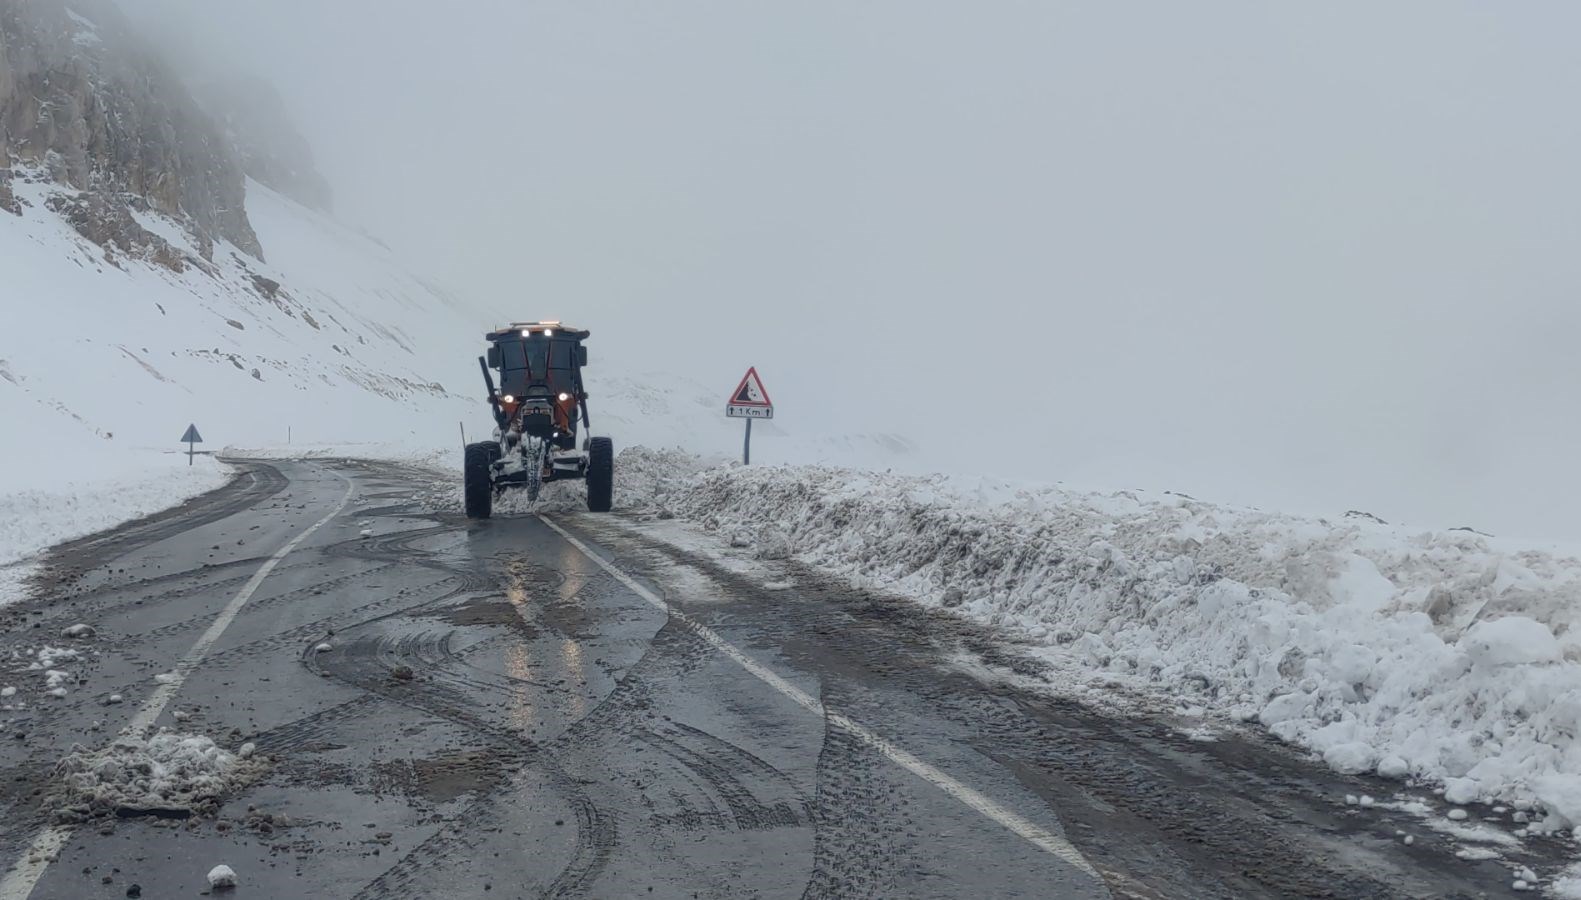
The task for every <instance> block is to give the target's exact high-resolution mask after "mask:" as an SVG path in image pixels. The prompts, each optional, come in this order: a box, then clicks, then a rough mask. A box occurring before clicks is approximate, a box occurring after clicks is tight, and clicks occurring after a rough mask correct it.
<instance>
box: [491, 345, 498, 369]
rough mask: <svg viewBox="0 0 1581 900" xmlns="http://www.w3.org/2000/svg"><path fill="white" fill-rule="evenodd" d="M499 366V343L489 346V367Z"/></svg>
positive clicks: (495, 367) (496, 367)
mask: <svg viewBox="0 0 1581 900" xmlns="http://www.w3.org/2000/svg"><path fill="white" fill-rule="evenodd" d="M499 367H500V348H499V345H495V346H493V347H490V348H489V368H491V369H498V368H499Z"/></svg>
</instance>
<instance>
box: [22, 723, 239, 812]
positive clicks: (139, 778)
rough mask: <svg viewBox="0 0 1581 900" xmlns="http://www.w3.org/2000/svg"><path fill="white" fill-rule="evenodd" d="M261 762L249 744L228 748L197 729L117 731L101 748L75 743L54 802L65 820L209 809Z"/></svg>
mask: <svg viewBox="0 0 1581 900" xmlns="http://www.w3.org/2000/svg"><path fill="white" fill-rule="evenodd" d="M260 768H261V764H260V763H259V761H257V760H256V759H255V758H254V757H253V756H252V748H251V746H250V745H244V746H243V747H242V749H241V750H240V751H239V752H237V753H232V752H230V751H228V750H226V749H224V748H223V747H220V746H219V745H218V744H216V743H214V741H212V740H210V739H209V738H206V737H203V736H201V735H193V734H178V733H175V732H170V731H161V732H160V733H158V734H156V735H154V736H153V737H151V738H148V739H147V740H143V739H142V738H135V737H121V738H117V739H116V741H115V743H113V744H111V745H110V746H109V747H107V748H105V749H103V750H98V751H89V750H87V749H86V748H84V747H82V746H80V745H79V746H76V747H74V748H72V752H71V753H70V754H69V755H67V756H66V757H65V758H64V759H62V760H61V761H60V762H59V763H58V764H56V767H55V775H56V778H57V779H58V780H59V784H60V788H59V790H58V791H57V793H56V796H55V798H54V803H53V806H54V809H55V812H56V815H57V817H58V818H59V819H62V820H67V821H80V820H82V819H86V818H91V817H95V816H106V815H117V814H119V815H123V816H126V815H158V816H163V817H182V816H187V815H193V814H200V815H201V814H208V813H212V812H213V811H215V810H216V809H217V808H218V805H219V801H220V798H222V797H224V796H225V795H226V794H227V793H229V792H231V791H232V790H234V789H236V788H237V787H239V786H241V785H242V784H244V783H246V782H247V781H249V780H251V779H252V778H253V777H254V776H255V775H257V773H258V771H259V770H260Z"/></svg>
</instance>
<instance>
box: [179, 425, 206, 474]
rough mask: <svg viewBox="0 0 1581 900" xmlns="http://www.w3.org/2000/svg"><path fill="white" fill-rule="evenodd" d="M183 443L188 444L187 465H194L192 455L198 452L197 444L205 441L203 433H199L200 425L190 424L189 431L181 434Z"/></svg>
mask: <svg viewBox="0 0 1581 900" xmlns="http://www.w3.org/2000/svg"><path fill="white" fill-rule="evenodd" d="M181 441H182V443H184V444H186V445H187V465H189V466H190V465H192V456H193V454H194V453H196V452H197V449H196V446H195V445H197V444H201V443H203V435H201V434H198V426H196V425H188V426H187V433H186V434H183V435H182V436H181Z"/></svg>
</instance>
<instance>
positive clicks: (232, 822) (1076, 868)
mask: <svg viewBox="0 0 1581 900" xmlns="http://www.w3.org/2000/svg"><path fill="white" fill-rule="evenodd" d="M426 489H427V485H426V484H425V480H424V479H423V478H422V476H420V475H419V474H418V473H409V472H403V471H400V470H390V469H388V468H383V469H376V468H372V467H365V466H359V465H350V464H335V465H330V464H324V463H316V462H315V463H309V462H299V463H274V464H269V465H265V464H260V463H255V464H246V474H244V475H243V476H241V477H240V478H239V479H238V480H237V481H236V482H235V483H233V484H232V485H231V486H230V487H229V488H227V489H225V490H222V491H219V492H216V493H214V494H211V495H208V496H207V497H204V498H200V499H199V500H197V501H194V502H193V503H189V504H188V505H187V506H186V507H183V508H182V509H180V510H177V511H175V512H173V513H171V514H167V515H164V516H160V517H156V518H155V519H152V520H147V521H145V522H142V523H137V524H136V525H133V526H129V527H127V528H124V529H121V530H119V531H117V532H115V533H112V534H110V535H105V536H100V537H97V538H93V539H88V540H85V541H82V542H78V543H77V544H74V545H70V546H67V547H64V548H61V549H60V550H58V551H57V552H56V553H55V554H54V556H53V557H52V558H51V560H50V564H49V569H48V571H47V572H46V574H45V575H44V576H43V577H42V578H41V579H40V581H39V583H38V585H37V589H38V594H37V597H36V599H35V600H34V601H32V602H30V603H28V604H24V605H23V606H21V607H16V608H13V609H11V610H8V611H7V615H9V616H10V624H9V625H8V626H7V628H6V630H5V633H4V637H3V641H4V649H6V650H7V651H17V650H22V649H26V648H28V647H32V646H36V645H37V644H38V643H40V642H47V643H52V644H57V645H58V644H61V643H72V645H73V646H76V647H77V648H78V649H79V650H82V651H83V652H84V654H85V658H84V659H83V660H81V661H79V662H78V663H76V664H74V665H72V666H71V667H70V668H71V669H72V670H73V673H74V674H76V675H78V676H80V677H81V678H82V679H83V680H82V683H80V684H78V685H76V686H74V687H73V688H72V690H71V693H70V694H69V695H68V696H67V697H66V698H64V699H59V700H56V699H52V698H48V697H43V696H40V694H41V692H40V691H38V690H36V689H33V688H29V689H28V690H27V691H24V696H19V697H18V699H19V700H26V701H27V708H26V709H24V710H22V711H20V712H15V713H6V714H5V715H6V717H7V720H6V728H5V737H4V739H3V740H0V769H3V772H0V774H3V775H4V778H3V780H0V809H3V812H4V815H3V816H0V848H3V849H4V852H5V854H6V861H7V864H10V862H11V861H15V860H26V859H27V857H28V853H29V851H28V848H29V846H30V845H32V844H33V843H34V842H35V840H36V839H37V837H38V835H39V834H40V833H41V829H44V828H45V827H46V826H47V825H48V821H49V820H48V818H47V814H46V810H45V809H43V808H42V807H43V805H44V804H43V803H42V800H41V797H42V796H43V794H44V793H45V792H47V789H48V785H49V779H50V771H51V768H52V767H53V765H54V763H55V761H56V760H58V759H59V758H60V757H61V756H62V755H64V754H65V753H66V752H67V751H68V750H69V748H70V747H71V746H72V745H73V744H83V745H86V746H90V747H101V746H104V745H106V744H108V743H109V742H110V740H111V739H112V738H113V736H114V735H115V733H116V732H117V731H119V730H121V729H122V728H123V727H125V726H126V724H127V723H128V722H129V721H131V719H132V717H133V716H134V714H135V713H136V712H137V710H138V709H139V708H140V707H142V706H143V705H144V704H145V703H147V702H148V700H149V698H150V697H153V696H154V692H155V690H156V688H157V683H156V682H155V680H154V675H156V674H158V673H161V672H168V671H171V670H172V668H173V666H174V663H175V661H176V660H178V659H180V658H181V657H182V656H183V655H184V654H187V653H189V651H190V650H191V649H192V648H193V646H194V644H195V643H197V642H199V641H200V639H201V638H202V637H203V636H204V634H205V633H206V631H208V630H209V629H211V626H212V625H213V623H214V622H215V620H216V617H218V616H220V615H221V613H222V610H224V608H225V607H226V605H227V604H228V603H230V602H231V601H232V600H233V598H234V597H236V596H237V594H238V592H239V591H242V590H243V589H244V588H246V587H247V585H248V584H249V581H250V580H253V579H254V576H255V574H256V573H257V572H258V571H259V569H260V567H261V566H263V565H264V564H265V562H266V561H267V560H268V559H269V558H271V557H272V556H274V555H276V554H278V552H279V551H280V550H281V549H282V547H284V546H285V545H286V544H287V542H289V541H290V540H292V539H293V538H296V537H298V536H299V535H301V534H302V532H303V530H304V529H306V528H308V527H309V526H311V525H313V524H314V523H318V522H320V521H324V520H326V517H328V518H327V521H324V524H323V526H322V527H320V528H319V529H318V530H317V531H315V532H313V533H312V534H310V535H309V536H308V537H307V538H306V539H304V540H302V542H301V544H300V545H299V546H297V547H296V548H295V549H294V550H293V551H292V552H291V553H290V554H289V555H286V556H284V557H283V558H281V559H280V560H279V562H278V564H277V565H276V567H275V568H273V570H272V571H270V572H269V573H268V576H267V578H265V579H264V580H263V581H262V582H259V583H257V584H256V585H255V587H256V592H255V593H253V594H252V595H251V596H250V598H249V599H248V601H247V602H246V604H245V605H243V606H241V608H240V611H239V612H238V613H237V614H236V616H235V618H234V620H233V621H230V623H229V625H228V627H226V628H225V630H224V631H223V632H222V633H220V634H219V635H218V637H217V638H215V640H214V643H213V646H212V648H210V649H209V651H208V655H207V656H206V657H205V658H204V659H203V661H202V662H201V663H198V664H197V665H196V666H195V667H194V668H193V669H192V671H191V673H190V675H189V677H188V679H187V680H186V681H185V683H183V684H182V685H181V686H180V688H179V690H177V691H176V692H175V694H174V696H173V698H172V700H171V702H170V703H169V705H168V706H167V707H165V708H163V709H162V711H161V712H160V715H159V718H158V719H157V720H156V723H157V724H158V725H168V726H170V727H172V728H174V729H176V730H180V731H188V732H196V733H201V734H206V735H209V736H211V737H214V738H215V739H216V740H218V741H220V742H221V743H222V744H224V745H226V746H229V747H232V748H235V747H237V746H239V745H240V744H241V743H242V742H243V741H252V742H255V743H256V744H257V746H258V748H259V750H260V753H261V754H263V755H264V756H265V757H266V758H267V768H266V769H265V772H264V774H263V775H262V776H261V777H260V778H259V779H258V780H257V781H255V782H254V783H252V784H250V785H248V786H246V787H245V788H243V789H241V790H240V792H238V793H237V794H235V795H234V796H231V797H228V798H226V800H225V802H224V804H223V805H222V806H221V808H220V809H219V811H218V813H217V815H215V816H213V817H200V818H194V819H190V820H187V821H179V820H170V821H166V820H159V819H152V818H128V819H112V820H106V821H90V822H87V823H83V824H81V825H78V826H76V827H74V828H72V829H70V830H69V832H64V833H63V834H62V836H63V838H64V842H63V845H62V846H61V848H60V850H59V852H58V858H54V859H53V861H52V862H50V863H49V864H48V865H47V866H38V867H36V868H37V869H38V873H37V878H36V885H33V887H32V891H31V896H32V897H34V898H40V900H42V898H96V897H104V898H111V897H125V896H128V889H129V888H130V887H131V886H132V885H134V884H135V885H137V886H138V887H139V888H140V889H141V896H143V897H150V898H163V897H193V896H198V895H200V894H201V893H202V892H204V891H206V890H207V884H206V882H205V881H204V876H205V873H206V872H207V871H208V870H209V869H210V867H212V866H213V865H215V864H217V863H225V864H228V865H230V866H231V867H232V868H234V869H235V870H236V871H237V872H238V873H239V875H240V880H241V888H240V889H239V890H238V891H237V894H236V895H237V896H248V897H357V898H377V897H456V898H471V897H490V898H494V897H600V898H603V897H608V898H621V897H650V896H651V897H683V898H685V897H708V898H715V897H764V898H796V897H1059V898H1064V897H1070V898H1085V897H1107V896H1115V897H1156V898H1194V897H1259V896H1269V897H1281V896H1313V897H1479V896H1505V895H1515V894H1513V893H1512V892H1511V891H1510V887H1509V886H1510V883H1511V880H1512V876H1511V875H1510V874H1509V868H1508V867H1507V866H1506V865H1505V864H1502V863H1500V862H1498V861H1481V862H1473V861H1466V860H1461V859H1457V858H1455V856H1454V855H1453V854H1454V851H1455V850H1456V849H1457V846H1459V845H1457V844H1455V843H1454V842H1452V841H1450V840H1449V839H1447V838H1444V837H1442V836H1440V835H1437V834H1435V833H1434V832H1432V831H1429V830H1427V829H1425V828H1423V827H1422V823H1421V821H1420V820H1419V819H1417V818H1415V817H1413V816H1410V815H1407V814H1405V813H1400V812H1392V811H1388V810H1383V809H1377V808H1374V809H1369V810H1359V809H1356V808H1353V807H1346V806H1345V805H1344V803H1343V797H1344V795H1345V794H1346V793H1355V794H1360V793H1370V794H1373V795H1375V796H1378V797H1380V798H1383V797H1388V796H1389V795H1390V792H1391V790H1392V789H1393V788H1391V786H1390V785H1388V784H1384V783H1381V782H1375V781H1367V780H1359V779H1346V778H1342V777H1340V776H1335V775H1333V774H1331V773H1327V772H1325V771H1323V770H1321V769H1319V768H1316V767H1314V766H1312V765H1311V764H1309V763H1307V762H1305V761H1303V760H1301V759H1299V758H1298V757H1296V756H1294V755H1292V754H1289V753H1287V752H1285V751H1284V750H1283V749H1282V748H1279V747H1277V746H1274V745H1272V744H1271V743H1269V742H1266V741H1264V740H1262V739H1259V738H1256V737H1251V736H1248V737H1230V738H1224V739H1221V740H1218V741H1213V742H1202V741H1195V740H1191V739H1190V738H1189V737H1187V736H1185V735H1183V734H1181V733H1180V731H1179V729H1177V728H1175V727H1173V725H1171V724H1170V723H1168V722H1164V721H1153V720H1149V719H1138V718H1112V717H1106V716H1103V715H1100V714H1098V713H1095V712H1092V711H1089V710H1087V709H1085V708H1084V707H1082V706H1080V705H1078V704H1075V703H1072V702H1068V701H1061V700H1058V699H1053V698H1051V697H1049V696H1046V695H1043V694H1039V693H1030V692H1027V691H1023V690H1020V689H1016V688H1013V687H1007V686H1005V685H1004V684H1002V683H990V682H986V681H983V680H980V679H979V678H978V677H976V676H974V675H972V674H969V671H968V669H966V668H964V667H962V666H961V665H959V660H960V659H962V658H973V659H977V660H981V661H984V662H986V663H988V664H990V665H992V666H999V667H1005V668H1010V669H1013V670H1018V671H1027V670H1028V667H1031V666H1032V664H1031V663H1030V662H1028V661H1027V660H1024V659H1020V658H1018V657H1017V656H1015V655H1014V653H1013V651H1005V650H1004V649H1002V648H1001V647H1000V646H999V645H998V643H999V642H997V641H995V640H994V639H993V636H992V635H989V634H986V633H984V632H983V631H981V630H979V629H977V628H974V627H971V626H967V625H964V624H962V623H960V622H957V621H955V620H953V619H951V618H948V617H945V616H941V615H937V614H930V613H926V612H924V611H921V610H919V609H918V608H916V607H914V606H912V605H909V604H906V603H904V602H900V601H897V600H893V599H890V598H886V597H883V596H877V595H872V594H868V593H865V592H862V591H857V590H854V589H852V588H850V587H849V586H845V585H842V584H840V583H837V582H835V581H832V580H830V579H827V578H824V577H821V576H819V575H817V574H815V573H812V572H810V571H807V570H805V569H802V568H799V567H797V566H796V565H795V564H791V563H762V562H756V561H753V562H748V561H746V560H744V559H735V558H733V557H732V555H731V554H730V552H729V551H727V550H725V549H724V548H720V550H719V551H718V552H707V551H704V550H698V549H693V550H685V549H678V548H677V547H676V546H673V545H672V544H670V543H667V542H666V541H664V540H661V539H660V538H662V537H663V536H664V535H666V534H668V533H673V532H674V529H675V526H674V525H673V523H662V522H640V521H636V520H635V519H632V518H629V517H623V516H620V515H614V516H603V517H595V516H591V515H589V514H586V513H582V514H573V513H556V514H552V515H551V516H550V517H549V518H550V520H551V521H552V523H553V525H551V524H548V523H546V522H545V521H544V520H541V519H539V518H538V517H536V516H515V517H503V518H497V519H495V520H492V521H489V522H484V523H470V522H468V521H467V520H465V519H464V518H461V517H460V516H459V515H458V514H452V513H448V512H443V513H438V514H435V513H432V512H429V511H427V510H426V509H425V507H424V506H423V505H422V504H421V503H420V502H418V500H417V497H418V496H419V495H421V494H422V493H423V491H424V490H426ZM342 502H344V503H345V507H344V509H343V510H342V511H341V512H339V513H338V514H336V515H333V516H331V515H330V514H331V513H332V512H333V511H334V510H335V509H336V508H337V505H338V504H341V503H342ZM554 526H558V528H561V529H564V531H565V532H566V533H568V534H570V535H572V536H574V537H575V538H576V539H577V541H578V542H580V543H581V544H583V545H585V546H586V547H587V548H588V550H589V552H591V553H594V554H597V555H598V556H599V557H600V558H602V559H605V560H608V561H609V562H610V563H611V564H613V565H614V566H615V567H617V568H618V570H619V571H620V572H622V573H625V574H626V575H628V576H629V577H630V578H631V581H630V582H629V583H627V582H624V581H623V580H622V579H621V578H619V577H617V576H616V575H614V574H612V573H611V572H610V571H609V570H607V569H606V568H605V567H603V566H601V565H599V564H598V563H597V562H595V561H594V560H593V559H591V558H590V557H589V556H588V555H586V554H585V553H584V552H583V551H582V550H581V549H579V548H578V547H577V546H575V545H574V544H573V543H572V542H571V541H568V540H567V539H566V538H565V537H563V536H562V534H561V533H559V532H558V531H557V530H555V527H554ZM364 531H368V532H371V534H366V535H365V534H364V533H363V532H364ZM644 594H646V595H647V596H644ZM654 601H657V602H658V604H659V605H655V602H654ZM661 607H662V608H661ZM77 622H84V623H88V624H90V625H93V626H94V627H95V628H96V629H97V631H98V633H97V635H96V637H94V638H92V639H90V640H87V641H78V642H64V641H62V640H60V639H58V638H55V636H56V635H58V634H59V633H60V630H61V629H62V628H64V627H66V626H68V625H71V624H74V623H77ZM35 626H36V627H35ZM46 639H48V640H47V641H46ZM326 643H327V644H328V649H322V650H321V649H316V648H318V647H319V646H320V645H321V644H326ZM736 656H739V657H741V659H737V658H735V657H736ZM742 660H745V665H744V664H743V662H742ZM30 677H31V678H32V679H33V681H37V680H38V679H37V673H33V674H32V675H19V674H12V675H10V676H8V678H9V679H11V681H12V682H15V681H16V680H17V679H27V678H30ZM35 687H36V686H35ZM111 693H120V694H123V695H124V696H125V702H124V703H122V704H117V705H107V704H106V703H105V698H106V697H107V696H108V695H109V694H111ZM798 698H800V699H798ZM178 716H179V717H180V718H179V720H178V718H177V717H178ZM1398 831H1407V832H1409V833H1411V834H1413V835H1415V836H1416V840H1415V843H1414V844H1413V845H1411V846H1406V845H1405V844H1404V843H1403V842H1402V841H1401V840H1400V838H1399V836H1398V834H1397V832H1398ZM1523 852H1526V853H1529V854H1531V855H1529V856H1520V855H1519V854H1516V855H1515V856H1513V857H1512V858H1514V859H1519V860H1520V861H1523V862H1529V863H1531V864H1533V865H1534V866H1537V867H1539V868H1551V867H1552V866H1551V863H1552V862H1553V861H1554V860H1553V859H1552V858H1550V857H1549V856H1548V855H1547V851H1545V850H1544V849H1542V848H1540V847H1538V848H1533V849H1531V850H1529V851H1523ZM9 883H10V884H12V885H15V884H16V883H17V882H16V881H15V876H14V873H13V879H12V881H11V882H9ZM3 894H4V892H3V890H0V900H11V898H10V897H7V896H4V895H3ZM18 896H21V895H20V894H18Z"/></svg>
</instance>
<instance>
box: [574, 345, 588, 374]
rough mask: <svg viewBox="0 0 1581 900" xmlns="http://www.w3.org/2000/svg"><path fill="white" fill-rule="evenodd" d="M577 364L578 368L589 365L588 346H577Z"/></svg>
mask: <svg viewBox="0 0 1581 900" xmlns="http://www.w3.org/2000/svg"><path fill="white" fill-rule="evenodd" d="M576 365H577V368H581V367H582V366H585V365H587V348H586V347H584V346H582V345H580V344H578V345H577V348H576Z"/></svg>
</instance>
